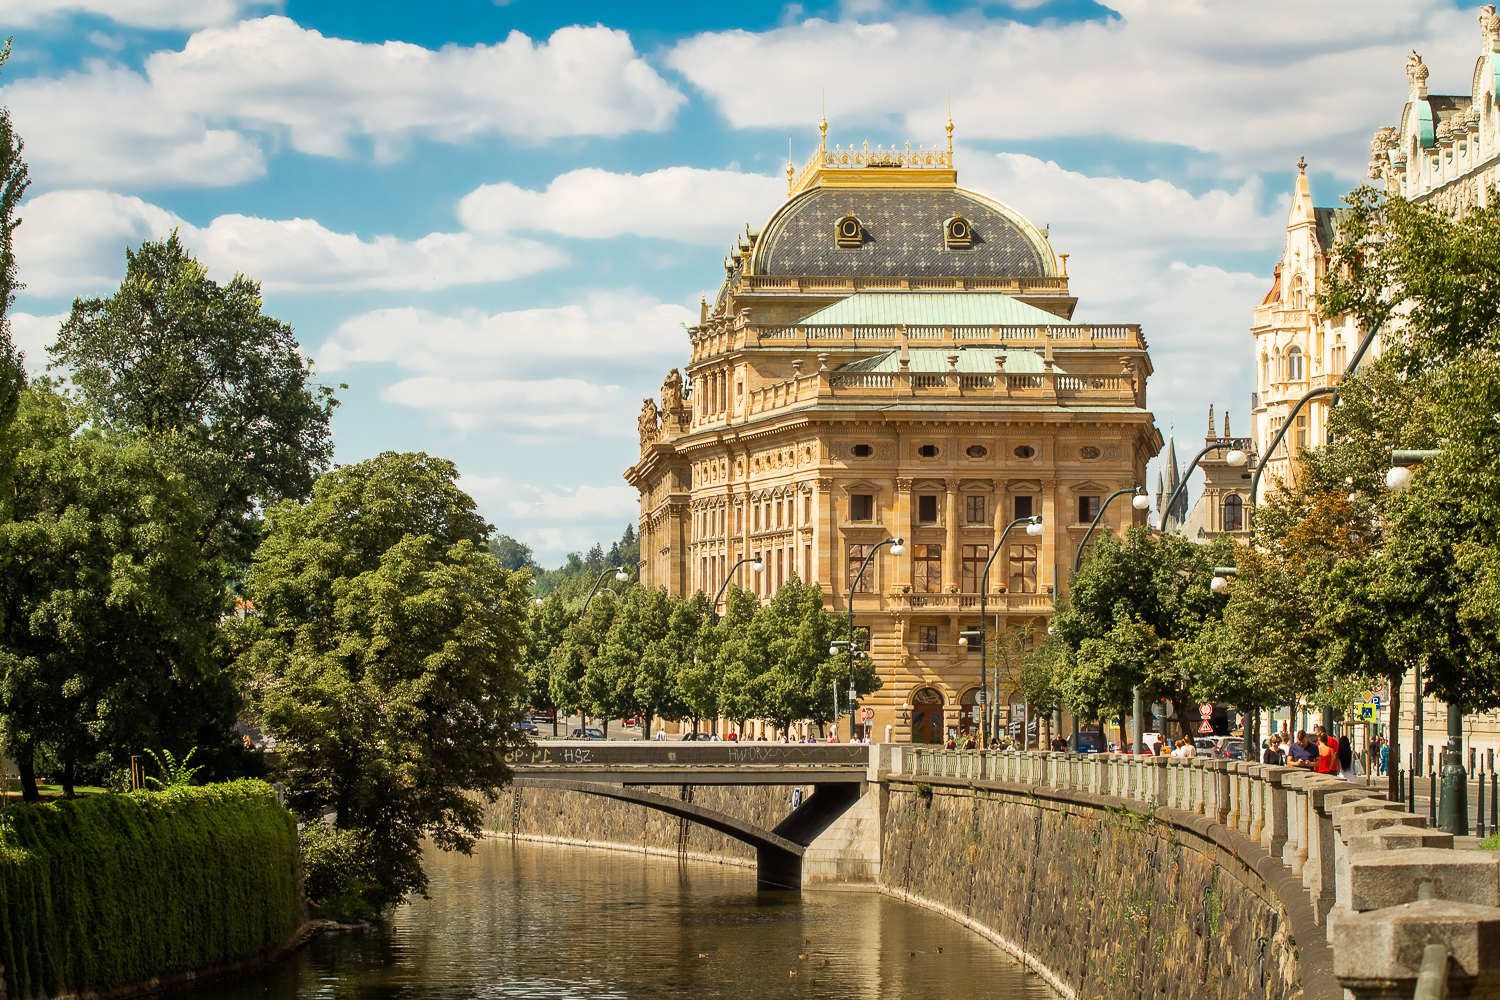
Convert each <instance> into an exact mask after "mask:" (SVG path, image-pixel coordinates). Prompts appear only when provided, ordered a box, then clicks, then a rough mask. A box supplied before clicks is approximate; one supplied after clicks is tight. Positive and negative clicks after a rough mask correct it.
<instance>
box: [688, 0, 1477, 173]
mask: <svg viewBox="0 0 1500 1000" xmlns="http://www.w3.org/2000/svg"><path fill="white" fill-rule="evenodd" d="M1110 6H1111V7H1113V8H1114V9H1115V10H1116V11H1118V13H1119V15H1120V16H1119V17H1118V18H1103V19H1099V20H1094V21H1086V22H1071V23H1061V22H1056V21H1052V20H1050V19H1049V20H1046V21H1043V22H1042V23H1041V24H1038V25H1026V24H1018V23H1014V22H1007V21H983V20H977V19H968V18H965V19H946V18H939V17H930V16H921V17H918V16H911V17H899V18H897V19H894V20H891V21H887V22H885V23H878V24H859V23H857V22H855V21H852V20H850V21H837V22H829V21H824V20H819V19H816V18H814V19H808V20H804V21H802V22H800V23H797V24H794V25H788V26H784V27H779V28H775V29H772V30H769V31H765V32H759V33H756V32H750V31H741V30H734V31H724V32H712V33H704V34H700V35H697V36H695V37H693V38H690V39H687V40H685V41H683V42H681V43H679V44H678V45H677V47H676V48H675V49H674V50H673V51H672V52H671V54H670V55H669V57H668V63H669V65H671V66H672V67H673V68H675V69H677V70H679V71H681V72H682V73H683V74H684V75H685V76H686V77H687V78H688V79H689V80H690V81H691V82H692V83H693V84H695V85H696V86H698V87H700V88H702V89H703V91H704V92H705V93H707V94H708V95H709V96H710V97H711V98H712V99H713V100H714V101H716V102H717V104H718V106H719V109H720V110H721V112H722V113H723V114H724V115H725V116H726V117H727V118H728V119H729V120H730V122H731V123H732V124H734V125H735V126H737V127H740V128H747V127H755V128H764V127H779V126H787V125H795V126H804V127H805V126H806V125H808V124H810V123H812V122H814V121H816V115H817V111H818V107H817V105H816V104H814V103H813V102H814V100H815V99H816V97H817V95H818V94H819V92H820V91H826V97H827V107H828V109H829V116H830V118H832V119H833V121H834V125H835V128H834V135H835V138H843V139H844V141H848V140H851V139H852V140H855V141H856V142H858V141H860V140H864V139H866V138H868V139H871V140H872V141H875V140H882V139H885V138H886V137H885V136H881V135H869V134H867V130H868V128H869V127H870V126H871V125H880V126H886V125H892V124H894V125H898V126H899V127H902V128H904V129H907V130H912V132H913V134H910V135H900V136H896V137H894V138H897V139H901V140H904V139H907V138H911V139H912V140H913V141H916V140H919V139H929V138H940V137H941V136H942V130H941V126H942V122H943V121H944V119H945V117H946V114H947V107H946V103H945V102H946V100H947V95H948V94H949V93H950V92H951V94H952V108H953V118H954V121H955V122H956V123H957V125H958V135H959V137H960V138H979V139H999V140H1012V141H1014V140H1018V139H1039V138H1055V137H1087V136H1112V137H1115V138H1118V139H1122V140H1126V141H1130V142H1141V143H1152V144H1168V145H1182V146H1188V147H1192V148H1195V149H1198V150H1201V151H1203V152H1204V153H1208V154H1212V155H1213V156H1214V157H1216V158H1217V160H1218V168H1219V169H1221V170H1223V171H1225V172H1227V173H1235V172H1251V171H1254V170H1258V169H1262V168H1264V167H1266V166H1268V165H1284V164H1287V163H1290V162H1292V161H1293V160H1295V159H1296V157H1297V156H1298V155H1299V154H1300V153H1303V152H1305V153H1307V155H1308V156H1309V158H1311V159H1312V160H1313V162H1314V163H1315V164H1316V165H1318V166H1319V168H1320V169H1321V168H1323V167H1324V166H1326V165H1329V164H1332V165H1333V166H1334V167H1335V168H1336V169H1337V170H1338V171H1339V172H1340V173H1341V174H1342V175H1344V176H1360V175H1362V174H1363V167H1364V161H1365V159H1366V158H1367V157H1366V150H1367V148H1368V146H1367V143H1368V140H1369V136H1370V134H1371V133H1372V132H1373V130H1374V129H1375V128H1376V127H1378V126H1380V125H1385V124H1393V123H1394V119H1395V117H1396V116H1397V115H1399V113H1400V110H1401V104H1402V101H1403V99H1404V98H1405V95H1406V79H1405V74H1404V65H1405V60H1406V55H1407V53H1408V52H1409V51H1410V49H1411V48H1412V47H1413V46H1416V47H1417V48H1418V50H1419V51H1421V52H1422V53H1423V55H1424V56H1426V58H1427V62H1428V65H1429V66H1431V67H1432V70H1433V78H1432V79H1431V80H1430V81H1429V84H1430V85H1431V86H1432V87H1433V90H1434V92H1435V93H1459V94H1467V93H1468V92H1469V74H1470V69H1471V67H1472V66H1473V59H1474V55H1475V52H1476V50H1477V43H1478V30H1477V27H1476V25H1475V24H1474V20H1473V13H1472V11H1467V10H1464V11H1460V10H1456V9H1454V8H1453V7H1452V5H1451V3H1449V2H1446V0H1418V2H1413V0H1371V2H1368V3H1365V4H1361V5H1360V6H1359V8H1358V11H1357V12H1356V11H1354V10H1353V9H1352V8H1349V7H1346V6H1342V5H1338V4H1308V3H1305V2H1300V0H1267V2H1263V3H1256V4H1240V5H1226V4H1223V3H1216V2H1212V0H1112V2H1111V4H1110ZM746 66H754V67H755V84H754V86H746V85H745V77H744V67H746ZM838 67H855V68H857V69H856V70H854V71H850V72H840V71H836V70H835V69H834V68H838ZM851 124H857V125H858V127H859V131H858V132H852V133H851V131H849V127H850V125H851ZM959 166H960V168H963V167H964V166H965V164H964V162H963V161H960V163H959Z"/></svg>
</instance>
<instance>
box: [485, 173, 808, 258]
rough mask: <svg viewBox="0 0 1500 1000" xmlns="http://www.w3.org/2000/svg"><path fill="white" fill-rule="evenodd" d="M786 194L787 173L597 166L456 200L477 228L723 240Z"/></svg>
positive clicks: (755, 222) (502, 185)
mask: <svg viewBox="0 0 1500 1000" xmlns="http://www.w3.org/2000/svg"><path fill="white" fill-rule="evenodd" d="M785 197H786V181H785V180H783V179H781V178H777V177H765V176H762V175H760V174H742V173H739V172H736V171H731V170H701V169H698V168H696V167H668V168H666V169H664V170H655V171H652V172H650V173H646V174H617V173H610V172H609V171H607V170H600V169H599V168H597V167H587V168H585V169H582V170H573V171H570V172H568V173H565V174H562V175H560V176H558V177H556V178H554V179H553V181H552V183H550V184H548V185H547V189H546V190H545V191H528V190H526V189H524V188H521V187H518V186H517V185H515V184H512V183H510V182H509V181H504V182H501V183H498V184H486V185H484V186H483V187H480V188H477V189H475V190H474V191H472V192H471V193H469V194H468V195H467V196H466V197H465V198H464V199H463V200H462V201H461V202H459V206H458V216H459V218H460V219H461V220H462V221H463V223H464V225H465V227H467V228H468V229H470V230H472V231H475V232H512V231H516V230H541V231H546V232H553V233H559V234H561V235H564V236H574V237H585V238H605V237H611V236H621V235H626V234H629V235H634V236H655V237H661V238H663V239H670V240H681V241H683V242H686V243H702V244H708V245H711V246H712V245H718V244H721V243H727V242H728V241H729V240H730V239H732V238H733V236H734V233H735V231H736V229H735V227H736V225H738V224H740V223H741V220H743V222H748V223H750V224H751V225H755V226H758V225H760V224H761V223H762V222H763V221H764V220H765V219H766V217H767V216H769V215H770V213H771V211H772V210H773V209H774V208H776V206H778V205H779V204H780V203H781V202H782V201H783V200H784V199H785Z"/></svg>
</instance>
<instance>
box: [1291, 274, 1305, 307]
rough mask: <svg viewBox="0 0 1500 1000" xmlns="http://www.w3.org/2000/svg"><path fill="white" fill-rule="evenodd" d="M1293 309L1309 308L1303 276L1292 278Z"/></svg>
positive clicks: (1298, 275)
mask: <svg viewBox="0 0 1500 1000" xmlns="http://www.w3.org/2000/svg"><path fill="white" fill-rule="evenodd" d="M1292 308H1293V309H1306V308H1307V289H1306V287H1305V286H1304V284H1303V282H1302V275H1301V274H1297V275H1294V276H1293V277H1292Z"/></svg>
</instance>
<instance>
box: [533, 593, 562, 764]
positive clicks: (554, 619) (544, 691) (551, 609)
mask: <svg viewBox="0 0 1500 1000" xmlns="http://www.w3.org/2000/svg"><path fill="white" fill-rule="evenodd" d="M573 617H574V614H573V612H572V611H571V610H570V609H569V607H568V604H567V602H566V601H564V600H563V599H562V596H561V595H560V594H558V593H556V592H553V593H551V594H549V595H547V597H546V598H545V599H543V600H540V601H537V602H536V603H533V604H532V606H531V613H530V615H529V617H528V619H527V628H526V639H527V641H526V657H525V661H524V669H525V687H524V688H523V691H524V695H523V697H524V700H525V702H526V705H527V706H528V707H530V708H533V709H544V710H547V711H550V712H552V713H553V715H552V735H553V736H556V735H557V702H555V701H554V700H553V699H552V653H553V650H555V649H556V648H557V647H558V646H560V645H562V644H563V642H565V641H566V639H567V634H568V627H569V626H570V625H571V624H572V622H573Z"/></svg>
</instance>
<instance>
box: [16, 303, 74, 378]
mask: <svg viewBox="0 0 1500 1000" xmlns="http://www.w3.org/2000/svg"><path fill="white" fill-rule="evenodd" d="M67 318H68V314H67V313H58V314H57V315H55V316H33V315H32V314H30V313H24V312H13V313H11V314H10V336H11V340H12V341H13V342H14V343H15V345H16V346H17V347H19V348H20V349H21V351H22V352H23V353H25V355H26V367H27V368H28V369H29V370H31V371H34V372H39V371H42V370H43V369H45V368H46V367H47V348H48V347H49V346H51V344H52V343H53V342H54V341H55V340H57V329H58V327H60V326H62V325H63V323H64V321H66V320H67Z"/></svg>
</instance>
